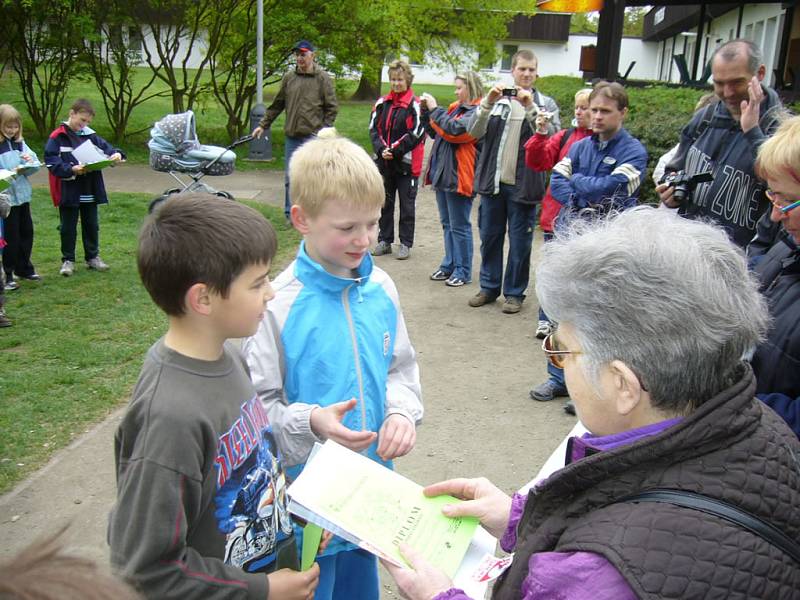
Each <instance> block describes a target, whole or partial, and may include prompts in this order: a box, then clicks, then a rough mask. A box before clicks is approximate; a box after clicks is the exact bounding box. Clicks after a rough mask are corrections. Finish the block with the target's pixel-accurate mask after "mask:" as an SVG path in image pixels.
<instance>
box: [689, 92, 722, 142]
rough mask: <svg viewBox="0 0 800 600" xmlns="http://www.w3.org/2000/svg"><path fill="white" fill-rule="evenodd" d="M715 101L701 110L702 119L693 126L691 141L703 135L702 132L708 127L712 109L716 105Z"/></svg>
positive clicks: (712, 112) (712, 113)
mask: <svg viewBox="0 0 800 600" xmlns="http://www.w3.org/2000/svg"><path fill="white" fill-rule="evenodd" d="M718 103H719V101H717V102H712V103H711V104H709V105H708V106H706V109H705V110H704V111H703V119H702V120H701V121H700V122H699V123H698V124H697V127H695V130H694V133H693V134H692V142H696V141H697V139H698V138H699V137H700V136H701V135H703V132H704V131H705V130H706V129H708V126H709V125H711V119H712V117H713V115H714V109H715V108H716V107H717V104H718Z"/></svg>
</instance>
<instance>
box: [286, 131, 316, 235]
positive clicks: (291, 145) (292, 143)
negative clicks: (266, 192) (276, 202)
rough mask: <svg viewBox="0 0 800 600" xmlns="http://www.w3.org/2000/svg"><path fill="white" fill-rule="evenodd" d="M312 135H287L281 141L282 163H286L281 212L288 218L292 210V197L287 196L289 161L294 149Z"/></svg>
mask: <svg viewBox="0 0 800 600" xmlns="http://www.w3.org/2000/svg"><path fill="white" fill-rule="evenodd" d="M312 137H313V136H311V135H309V136H307V137H289V136H288V135H287V136H286V139H285V140H284V142H283V164H285V165H286V174H285V175H284V177H283V183H284V186H285V187H286V192H285V193H284V196H283V214H285V215H286V218H287V219H288V218H289V213H290V212H291V210H292V199H291V197H290V196H289V161H290V160H292V154H294V151H295V150H297V149H298V148H299V147H300V146H302V145H303V144H305V143H306V142H307V141H308V140H310V139H311V138H312Z"/></svg>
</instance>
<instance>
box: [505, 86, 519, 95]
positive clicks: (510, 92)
mask: <svg viewBox="0 0 800 600" xmlns="http://www.w3.org/2000/svg"><path fill="white" fill-rule="evenodd" d="M516 95H517V88H515V87H510V88H503V96H510V97H516Z"/></svg>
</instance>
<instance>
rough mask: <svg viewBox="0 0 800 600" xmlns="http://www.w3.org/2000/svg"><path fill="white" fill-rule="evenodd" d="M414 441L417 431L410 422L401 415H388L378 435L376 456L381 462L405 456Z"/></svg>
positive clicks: (412, 446)
mask: <svg viewBox="0 0 800 600" xmlns="http://www.w3.org/2000/svg"><path fill="white" fill-rule="evenodd" d="M416 441H417V429H416V428H415V427H414V424H413V423H412V422H411V421H409V420H408V419H407V418H406V417H404V416H403V415H398V414H394V415H389V416H388V417H387V418H386V420H385V421H384V422H383V425H382V426H381V430H380V432H379V433H378V456H380V457H381V458H382V459H383V460H392V459H393V458H397V457H398V456H405V455H406V454H408V453H409V452H411V450H412V448H414V443H415V442H416Z"/></svg>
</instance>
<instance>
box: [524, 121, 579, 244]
mask: <svg viewBox="0 0 800 600" xmlns="http://www.w3.org/2000/svg"><path fill="white" fill-rule="evenodd" d="M567 131H569V130H568V129H562V130H561V131H559V132H558V133H556V134H554V135H553V136H551V137H547V136H546V135H542V134H541V133H536V134H535V135H533V136H531V137H530V138H529V139H528V141H527V142H526V144H525V164H526V165H527V166H528V168H529V169H532V170H534V171H549V170H550V169H552V168H553V167H554V166H555V165H556V164H557V163H558V161H560V160H561V159H562V158H564V157H565V156H566V155H567V152H569V148H570V146H572V144H574V143H575V142H577V141H578V140H582V139H583V138H585V137H589V136H590V135H592V130H591V129H584V128H583V127H576V128H574V129H573V130H572V135H571V136H570V137H569V139H568V140H566V141H565V142H564V143H563V145H562V143H561V139H562V138H563V137H564V136H565V135H566V133H567ZM560 210H561V204H560V203H559V202H558V201H557V200H556V199H555V198H553V196H552V195H551V194H550V186H549V185H548V186H547V192H546V193H545V195H544V200H542V214H541V216H540V217H539V226H540V227H541V228H542V231H546V232H548V233H551V232H552V231H553V221H555V219H556V217H557V216H558V213H559V211H560Z"/></svg>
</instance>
